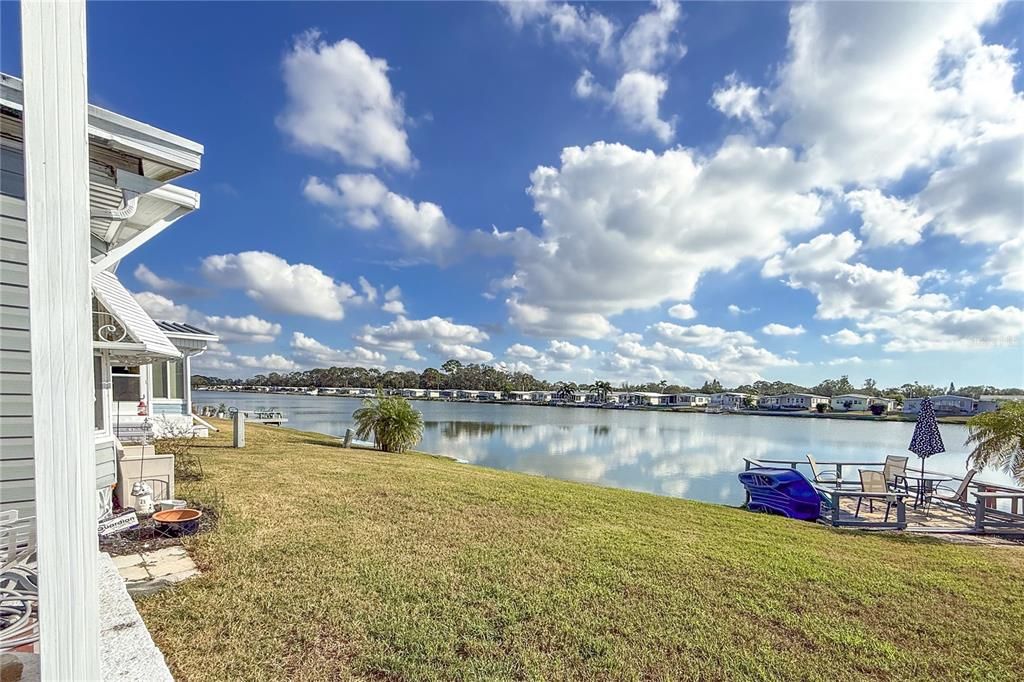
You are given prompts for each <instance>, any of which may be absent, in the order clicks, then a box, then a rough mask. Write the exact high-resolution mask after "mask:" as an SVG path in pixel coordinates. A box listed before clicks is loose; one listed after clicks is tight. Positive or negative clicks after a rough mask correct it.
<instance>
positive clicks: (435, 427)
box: [196, 392, 1008, 504]
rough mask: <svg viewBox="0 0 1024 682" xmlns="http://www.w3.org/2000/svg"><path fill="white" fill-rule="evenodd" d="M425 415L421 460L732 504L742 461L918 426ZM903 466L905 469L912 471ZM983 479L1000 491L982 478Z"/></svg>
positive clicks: (332, 417)
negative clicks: (425, 456)
mask: <svg viewBox="0 0 1024 682" xmlns="http://www.w3.org/2000/svg"><path fill="white" fill-rule="evenodd" d="M269 400H270V401H272V402H273V404H274V405H276V406H277V407H279V408H280V409H282V410H284V412H285V413H286V414H287V416H288V419H289V424H288V425H289V426H292V427H295V428H298V429H305V430H310V431H319V432H321V433H329V434H334V435H338V436H340V435H343V434H344V432H345V429H346V428H348V427H349V426H351V424H352V419H351V415H352V411H353V410H354V409H356V408H357V407H358V406H359V401H358V400H351V399H345V398H313V397H308V396H273V397H272V398H270V399H269ZM196 402H198V403H200V404H205V403H218V402H225V403H227V404H229V405H234V406H238V407H242V408H243V409H247V408H254V407H261V406H267V405H269V404H270V403H269V402H268V397H267V396H259V395H251V394H220V393H212V392H211V393H203V394H197V395H196ZM415 406H416V408H417V409H418V410H420V411H421V412H422V413H423V417H424V422H425V424H424V434H423V442H422V443H421V444H420V446H419V449H421V450H424V451H426V452H435V453H438V454H445V455H450V456H453V457H458V458H461V459H464V460H466V461H468V462H471V463H473V464H478V465H481V466H488V467H495V468H499V469H510V470H514V471H521V472H525V473H531V474H539V475H543V476H550V477H553V478H560V479H566V480H573V481H581V482H586V483H597V484H600V485H608V486H614V487H619V488H629V489H632V490H641V491H646V492H652V493H656V494H659V495H671V496H675V497H687V498H692V499H699V500H706V501H709V502H721V503H726V504H739V503H740V502H742V500H743V493H742V489H741V487H740V485H739V482H738V481H737V479H736V474H737V473H738V472H739V471H740V470H742V468H743V458H744V457H750V458H752V459H802V458H803V457H804V455H806V454H807V453H808V452H811V453H814V455H815V457H817V458H818V460H820V461H833V460H834V461H880V460H882V459H883V458H884V457H885V455H886V454H890V453H892V454H908V453H907V451H906V448H907V444H908V443H909V442H910V437H911V434H912V433H913V428H914V425H913V424H912V423H878V422H870V421H839V420H833V419H798V418H786V417H750V416H737V415H709V414H699V413H698V414H677V413H660V412H641V411H626V410H594V409H580V408H556V407H528V406H522V405H516V406H503V405H488V404H483V405H474V404H468V403H442V402H423V401H420V402H416V403H415ZM941 428H942V433H943V438H944V439H945V442H946V447H948V448H950V450H951V451H950V452H948V453H944V454H941V455H936V456H935V457H932V458H931V459H929V461H928V465H927V466H928V468H929V469H934V470H939V471H946V472H949V473H962V472H963V471H964V469H965V464H964V463H965V461H966V452H965V451H964V450H963V447H962V443H963V441H964V438H965V437H966V429H965V428H964V427H962V426H958V425H950V424H943V425H942V427H941ZM916 461H917V460H916V459H914V458H911V464H912V465H914V464H915V463H916ZM984 477H985V479H986V480H990V481H993V482H1000V481H1003V482H1008V479H1007V477H1006V476H1004V475H1001V474H999V473H995V472H989V471H986V472H985V475H984Z"/></svg>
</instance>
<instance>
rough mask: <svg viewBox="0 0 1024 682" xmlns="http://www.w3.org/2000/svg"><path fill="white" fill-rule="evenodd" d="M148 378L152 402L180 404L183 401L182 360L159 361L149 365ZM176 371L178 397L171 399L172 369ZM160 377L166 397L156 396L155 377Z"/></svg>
mask: <svg viewBox="0 0 1024 682" xmlns="http://www.w3.org/2000/svg"><path fill="white" fill-rule="evenodd" d="M149 367H150V378H149V386H150V389H149V392H150V395H151V396H152V398H153V400H154V401H162V402H163V401H166V402H172V403H176V402H181V401H183V400H185V362H184V360H160V361H159V362H154V363H151V364H150V366H149ZM174 368H176V369H177V377H178V383H177V388H178V389H180V395H179V396H176V397H172V396H171V393H172V388H174V387H175V381H174V374H175V373H174V372H173V371H172V369H174ZM158 374H159V375H160V376H161V378H162V379H163V382H164V383H163V385H164V388H165V389H166V390H165V392H166V394H167V395H162V396H160V395H157V394H156V392H157V382H156V377H157V375H158Z"/></svg>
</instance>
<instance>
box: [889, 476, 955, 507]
mask: <svg viewBox="0 0 1024 682" xmlns="http://www.w3.org/2000/svg"><path fill="white" fill-rule="evenodd" d="M895 478H896V479H897V480H899V479H903V483H904V485H906V484H907V482H908V481H916V482H917V495H916V496H915V498H914V509H917V508H918V507H920V506H921V505H922V504H924V503H925V502H927V501H928V497H929V496H930V495H931V494H932V492H934V491H935V486H937V485H938V484H939V483H946V482H947V481H952V480H953V477H952V476H947V475H946V474H930V473H920V472H918V473H914V472H912V471H906V472H904V473H902V474H896V477H895Z"/></svg>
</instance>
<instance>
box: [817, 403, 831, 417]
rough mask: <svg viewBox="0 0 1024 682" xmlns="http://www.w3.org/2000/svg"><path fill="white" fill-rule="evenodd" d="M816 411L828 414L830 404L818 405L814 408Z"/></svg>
mask: <svg viewBox="0 0 1024 682" xmlns="http://www.w3.org/2000/svg"><path fill="white" fill-rule="evenodd" d="M814 409H816V410H817V411H818V414H825V413H826V412H828V403H818V404H817V405H815V406H814Z"/></svg>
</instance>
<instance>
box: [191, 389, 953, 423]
mask: <svg viewBox="0 0 1024 682" xmlns="http://www.w3.org/2000/svg"><path fill="white" fill-rule="evenodd" d="M192 391H193V402H198V401H196V400H195V394H197V393H198V394H202V393H245V394H248V395H265V396H268V398H269V397H270V396H275V395H284V396H288V397H306V398H344V399H347V400H361V399H362V398H361V397H360V396H349V395H315V396H314V395H307V394H304V393H267V392H264V391H253V390H245V389H239V390H237V391H209V390H202V389H195V388H194V389H192ZM406 400H409V401H422V402H431V403H459V404H469V405H505V406H510V407H511V406H524V407H561V408H566V409H589V410H612V411H619V410H623V411H632V412H677V413H683V414H716V415H742V416H748V417H796V418H800V419H838V420H849V421H872V422H888V423H897V422H909V423H914V422H916V421H917V417H916V415H909V414H904V413H902V412H888V413H886V414H884V415H882V416H878V417H876V416H875V415H873V414H871V413H870V412H814V411H811V410H722V411H720V412H708V411H707V410H706V408H704V407H699V408H692V407H670V406H665V407H662V406H658V405H629V406H622V407H619V406H612V407H606V406H603V405H592V404H567V403H554V402H532V401H514V400H457V399H449V398H419V397H410V398H406ZM937 419H938V421H939V423H940V424H959V425H961V426H962V425H964V424H965V423H966V422H967V420H968V419H970V416H968V415H956V416H949V415H944V416H939V417H937Z"/></svg>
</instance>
